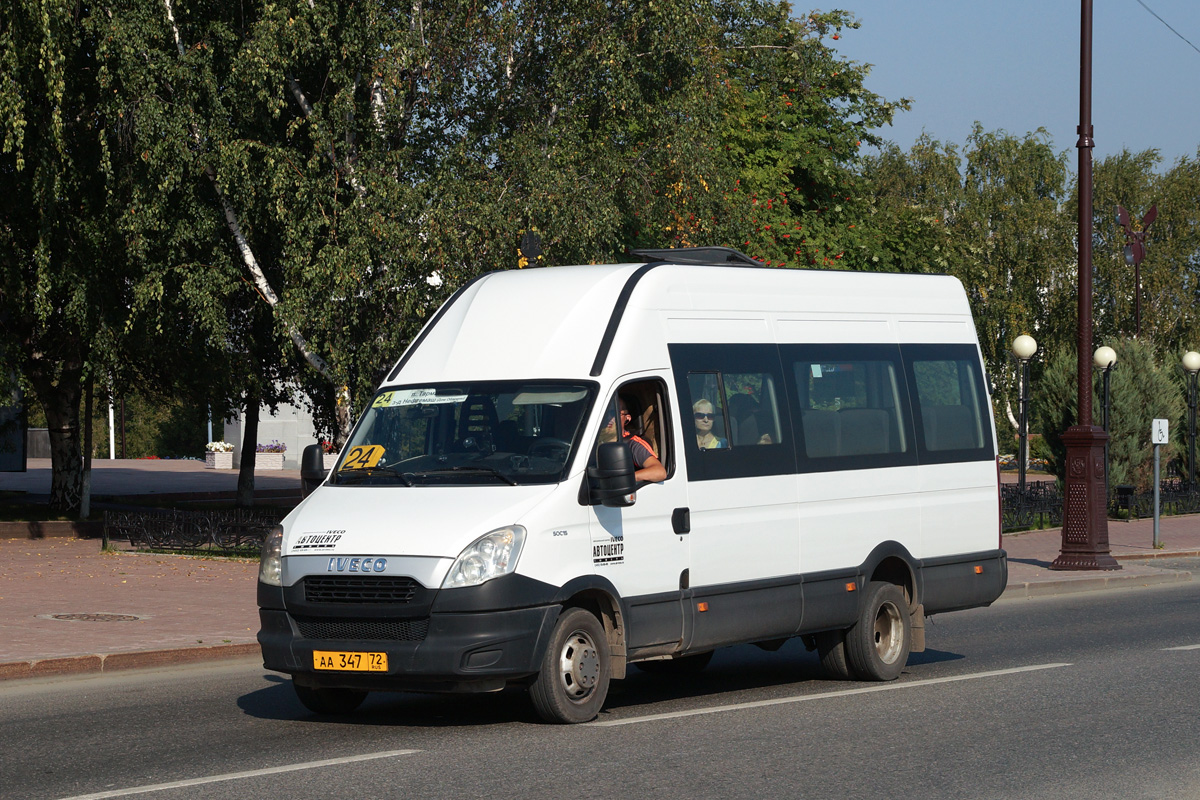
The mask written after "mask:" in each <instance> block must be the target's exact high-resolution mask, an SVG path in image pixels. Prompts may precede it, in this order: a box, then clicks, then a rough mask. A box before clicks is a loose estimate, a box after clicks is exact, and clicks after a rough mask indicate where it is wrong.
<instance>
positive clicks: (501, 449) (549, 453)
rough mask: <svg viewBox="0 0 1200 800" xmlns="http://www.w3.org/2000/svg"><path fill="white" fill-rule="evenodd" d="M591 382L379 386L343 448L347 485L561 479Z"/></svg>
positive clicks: (341, 476)
mask: <svg viewBox="0 0 1200 800" xmlns="http://www.w3.org/2000/svg"><path fill="white" fill-rule="evenodd" d="M594 394H595V386H594V385H589V384H581V383H555V382H536V383H534V382H518V381H502V382H500V381H497V382H487V383H465V384H454V385H437V386H401V387H393V388H386V389H383V390H381V391H380V392H379V393H378V394H377V395H375V398H374V399H373V400H372V401H371V407H370V408H368V409H367V412H366V414H364V415H363V418H362V420H361V421H360V422H359V424H358V427H356V428H355V430H354V433H353V434H352V435H351V437H350V441H349V442H348V443H347V445H346V447H344V448H343V449H342V458H341V460H340V461H339V462H338V466H337V470H336V471H335V472H334V477H333V481H334V482H335V483H338V484H342V485H353V484H369V485H380V484H387V485H393V484H395V485H402V486H415V485H441V484H507V485H511V486H518V485H521V484H536V483H557V482H559V481H561V480H563V478H565V477H566V471H567V465H568V464H569V463H570V460H571V455H572V453H574V451H575V449H576V448H577V446H578V443H579V442H578V440H579V437H580V436H581V435H582V431H583V423H584V420H585V419H586V418H587V411H588V409H589V408H591V404H592V399H593V397H594Z"/></svg>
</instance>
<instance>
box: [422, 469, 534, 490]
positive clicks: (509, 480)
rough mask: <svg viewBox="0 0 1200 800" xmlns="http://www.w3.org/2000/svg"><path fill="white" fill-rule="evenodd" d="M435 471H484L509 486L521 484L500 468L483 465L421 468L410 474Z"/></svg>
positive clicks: (425, 473)
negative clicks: (419, 470)
mask: <svg viewBox="0 0 1200 800" xmlns="http://www.w3.org/2000/svg"><path fill="white" fill-rule="evenodd" d="M435 472H482V473H484V474H485V475H494V476H496V477H497V478H499V479H500V480H502V481H504V482H505V483H507V484H508V485H509V486H520V485H521V484H519V483H517V482H516V481H514V480H513V479H512V478H510V477H509V476H507V475H505V474H504V473H503V472H501V471H500V470H498V469H495V468H493V467H484V466H478V467H463V466H459V467H441V468H439V469H427V470H423V471H421V472H414V473H412V474H413V475H414V476H416V475H432V474H434V473H435Z"/></svg>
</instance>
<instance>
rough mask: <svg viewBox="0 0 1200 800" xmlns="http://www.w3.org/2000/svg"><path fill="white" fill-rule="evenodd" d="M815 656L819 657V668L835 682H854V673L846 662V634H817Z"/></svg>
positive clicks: (828, 632)
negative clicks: (822, 668)
mask: <svg viewBox="0 0 1200 800" xmlns="http://www.w3.org/2000/svg"><path fill="white" fill-rule="evenodd" d="M816 639H817V655H819V656H820V657H821V666H823V667H824V668H825V671H826V672H827V673H829V677H831V678H833V679H834V680H835V681H850V680H854V673H853V672H852V671H851V669H850V664H849V663H848V662H847V661H846V632H845V631H825V632H824V633H818V634H817V636H816Z"/></svg>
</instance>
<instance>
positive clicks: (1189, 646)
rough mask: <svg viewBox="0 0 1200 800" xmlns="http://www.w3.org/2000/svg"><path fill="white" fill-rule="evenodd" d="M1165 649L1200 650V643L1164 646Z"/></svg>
mask: <svg viewBox="0 0 1200 800" xmlns="http://www.w3.org/2000/svg"><path fill="white" fill-rule="evenodd" d="M1163 650H1200V644H1185V645H1184V646H1183V647H1164V648H1163Z"/></svg>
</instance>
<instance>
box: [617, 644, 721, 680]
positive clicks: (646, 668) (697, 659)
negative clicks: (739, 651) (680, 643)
mask: <svg viewBox="0 0 1200 800" xmlns="http://www.w3.org/2000/svg"><path fill="white" fill-rule="evenodd" d="M712 657H713V654H712V651H711V650H710V651H708V652H707V653H696V654H695V655H691V656H682V657H680V658H671V659H666V660H660V661H639V662H637V663H636V664H634V666H635V667H637V668H638V669H640V670H641V671H642V672H646V673H649V674H650V675H673V676H684V675H699V674H700V673H701V672H703V671H704V668H705V667H707V666H708V662H710V661H712Z"/></svg>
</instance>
